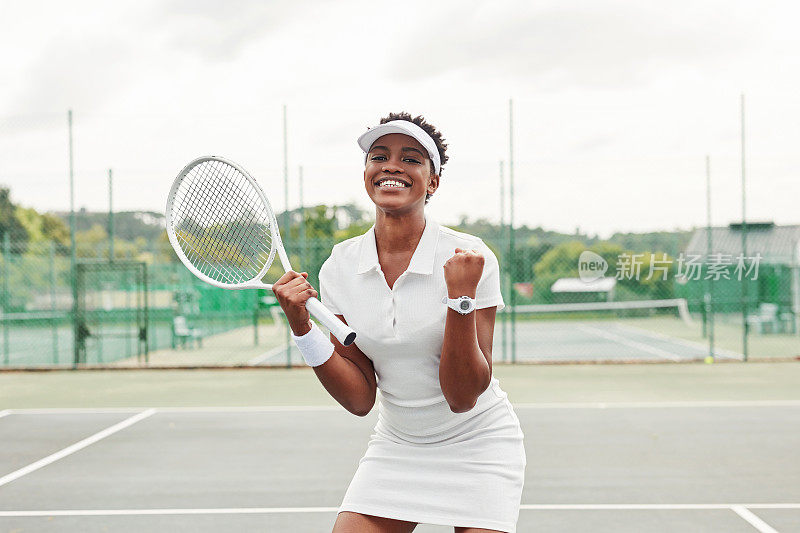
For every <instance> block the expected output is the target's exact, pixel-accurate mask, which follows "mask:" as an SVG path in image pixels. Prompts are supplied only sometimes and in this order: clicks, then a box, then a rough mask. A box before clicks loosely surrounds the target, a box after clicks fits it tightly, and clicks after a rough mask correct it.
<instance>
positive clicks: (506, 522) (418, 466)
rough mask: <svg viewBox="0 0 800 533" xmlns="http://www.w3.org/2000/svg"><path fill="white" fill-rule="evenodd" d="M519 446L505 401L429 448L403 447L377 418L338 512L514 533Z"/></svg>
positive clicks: (521, 474)
mask: <svg viewBox="0 0 800 533" xmlns="http://www.w3.org/2000/svg"><path fill="white" fill-rule="evenodd" d="M522 439H523V435H522V430H521V429H520V425H519V420H518V419H517V415H516V414H515V413H514V409H513V408H512V407H511V404H510V403H509V402H508V400H507V399H504V400H503V401H502V402H499V403H497V404H495V405H494V406H493V407H491V408H490V409H488V410H486V411H484V412H482V413H480V414H478V415H476V416H474V417H472V418H470V419H469V420H467V421H466V422H465V423H464V424H462V425H461V426H459V428H458V432H457V433H456V434H455V435H452V434H449V435H448V436H447V438H446V439H444V440H442V441H439V442H433V443H425V444H418V443H411V442H408V441H405V440H403V439H402V438H399V437H398V436H397V435H396V434H393V433H392V431H391V428H389V427H388V426H387V425H386V423H385V421H384V420H382V418H381V417H379V418H378V423H377V425H376V426H375V434H374V435H372V438H371V439H370V441H369V445H368V446H367V451H366V454H365V455H364V457H363V458H362V459H361V461H360V462H359V465H358V469H357V471H356V473H355V476H354V477H353V480H352V481H351V482H350V486H349V488H348V489H347V493H346V494H345V497H344V500H343V502H342V505H341V507H340V508H339V512H342V511H351V512H355V513H361V514H367V515H373V516H381V517H385V518H393V519H396V520H405V521H408V522H416V523H424V524H437V525H445V526H456V527H475V528H484V529H493V530H497V531H503V532H510V533H513V532H515V531H516V528H517V519H518V517H519V505H520V500H521V497H522V485H523V481H524V479H525V463H526V458H525V448H524V447H523V442H522Z"/></svg>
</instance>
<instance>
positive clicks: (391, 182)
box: [378, 180, 405, 188]
mask: <svg viewBox="0 0 800 533" xmlns="http://www.w3.org/2000/svg"><path fill="white" fill-rule="evenodd" d="M378 187H401V188H402V187H405V184H404V183H403V182H401V181H397V180H384V181H382V182H380V183H379V184H378Z"/></svg>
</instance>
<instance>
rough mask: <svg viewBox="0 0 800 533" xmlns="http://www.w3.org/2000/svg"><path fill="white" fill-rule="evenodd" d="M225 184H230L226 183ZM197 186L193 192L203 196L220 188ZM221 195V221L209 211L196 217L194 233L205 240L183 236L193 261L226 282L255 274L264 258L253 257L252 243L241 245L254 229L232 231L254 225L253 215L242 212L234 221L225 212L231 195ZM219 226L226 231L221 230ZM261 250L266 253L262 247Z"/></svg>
mask: <svg viewBox="0 0 800 533" xmlns="http://www.w3.org/2000/svg"><path fill="white" fill-rule="evenodd" d="M223 186H229V185H228V184H224V185H223ZM195 189H196V190H194V191H190V193H195V195H197V193H200V194H201V195H202V196H208V195H209V194H212V193H213V194H218V192H219V191H215V190H213V189H211V190H210V189H209V187H208V185H207V184H206V186H204V187H202V189H200V190H197V187H195ZM220 198H222V200H223V201H222V203H221V205H222V210H221V211H220V213H222V214H223V219H222V222H221V223H220V221H219V220H215V219H213V218H209V216H208V213H203V215H204V216H200V217H197V218H198V220H196V224H195V228H193V229H194V231H193V233H194V234H195V236H196V235H197V234H198V233H200V235H202V240H201V241H200V242H199V243H197V240H196V238H195V239H193V241H194V242H189V241H188V240H187V239H184V242H186V243H187V244H189V245H190V247H191V256H192V259H191V261H193V263H195V264H196V266H198V267H200V270H201V271H204V273H205V274H206V275H209V277H214V278H216V279H218V281H223V282H226V283H240V282H242V281H246V280H248V279H251V278H253V277H255V276H256V275H257V274H258V272H259V271H260V270H261V267H262V266H263V261H254V260H253V258H252V257H251V255H252V254H253V253H254V251H253V250H252V247H245V246H242V241H243V238H244V237H245V236H247V235H252V232H247V231H246V232H244V234H243V235H241V236H238V237H237V235H236V234H235V233H234V232H233V231H231V230H237V229H238V230H241V229H242V227H245V228H247V227H249V226H251V225H252V223H253V218H252V217H249V218H246V217H243V216H242V215H241V214H239V216H238V217H236V218H235V219H233V220H232V221H231V220H230V217H225V216H224V212H225V211H226V210H228V207H229V205H228V204H229V203H230V200H231V197H230V195H227V196H223V197H220ZM239 198H241V196H240V197H239ZM226 218H227V219H226ZM209 229H210V230H211V231H209ZM220 229H222V230H224V231H223V232H220V231H219V230H220ZM198 230H200V231H198ZM240 233H241V232H240ZM248 248H249V249H248ZM260 252H261V255H263V250H262V251H260Z"/></svg>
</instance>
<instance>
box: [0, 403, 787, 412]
mask: <svg viewBox="0 0 800 533" xmlns="http://www.w3.org/2000/svg"><path fill="white" fill-rule="evenodd" d="M512 406H513V407H514V409H614V408H619V409H627V408H642V409H647V408H653V409H655V408H664V407H800V400H687V401H663V402H539V403H513V402H512ZM142 409H146V407H108V408H104V407H97V408H91V407H75V408H70V407H54V408H34V409H7V411H8V414H20V415H71V414H105V413H138V412H140V411H141V410H142ZM152 409H155V410H156V411H158V412H159V413H286V412H312V413H313V412H331V411H341V412H343V413H344V412H345V410H344V408H343V407H340V406H338V405H254V406H228V407H215V406H199V407H153V408H152Z"/></svg>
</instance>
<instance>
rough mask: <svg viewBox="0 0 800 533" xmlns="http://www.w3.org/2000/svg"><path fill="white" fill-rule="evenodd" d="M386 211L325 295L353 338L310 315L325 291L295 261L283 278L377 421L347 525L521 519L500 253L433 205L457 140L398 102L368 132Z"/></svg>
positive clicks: (353, 248)
mask: <svg viewBox="0 0 800 533" xmlns="http://www.w3.org/2000/svg"><path fill="white" fill-rule="evenodd" d="M358 144H359V146H360V147H361V148H362V150H363V151H364V152H365V153H366V163H365V168H364V187H365V189H366V191H367V195H369V197H370V199H371V200H372V202H373V203H374V204H375V225H374V226H373V227H372V228H370V230H369V231H367V232H366V233H365V234H363V235H361V236H358V237H354V238H352V239H349V240H346V241H344V242H341V243H339V244H337V245H336V246H334V248H333V252H332V253H331V255H330V257H329V258H328V259H327V260H326V261H325V263H324V265H323V266H322V269H321V271H320V275H319V278H320V291H321V293H322V298H321V300H322V302H323V303H324V304H325V305H326V306H327V307H328V308H329V309H330V310H331V311H332V312H333V313H334V314H336V315H337V316H338V317H339V318H340V319H341V320H342V321H344V322H345V323H347V324H349V325H350V327H352V328H353V329H354V330H355V331H356V333H357V335H358V337H357V338H356V341H355V343H354V344H352V345H350V346H347V347H345V346H343V345H342V344H340V343H339V341H337V340H336V338H335V337H333V336H332V335H331V336H330V339H329V338H327V337H326V336H325V335H324V334H323V333H322V331H321V330H320V329H319V328H318V327H317V326H316V325H314V323H313V322H312V321H311V320H310V317H309V314H308V312H307V311H306V309H305V306H304V303H305V301H306V300H307V299H308V298H309V297H311V296H316V295H317V292H316V291H315V290H314V289H313V288H312V287H311V285H310V284H309V283H308V282H307V281H306V278H307V274H306V273H305V272H303V273H297V272H291V271H290V272H287V273H286V274H285V275H284V276H282V277H281V279H280V280H279V281H278V282H277V283H276V284H275V285H274V287H273V290H274V292H275V294H276V296H277V298H278V301H279V302H280V305H281V307H282V308H283V310H284V311H285V313H286V316H287V318H288V320H289V324H290V327H291V329H292V333H293V335H292V337H293V339H294V341H295V342H296V343H297V346H298V347H299V349H300V351H301V353H302V354H303V357H304V358H305V360H306V362H307V363H308V364H309V365H310V366H312V367H313V368H314V372H315V373H316V374H317V377H318V378H319V380H320V382H321V383H322V385H323V386H324V387H325V389H327V391H328V392H329V393H330V394H331V396H333V397H334V398H335V399H336V400H337V401H338V402H339V403H340V404H341V405H342V406H344V407H345V408H346V409H347V410H348V411H350V412H351V413H354V414H356V415H359V416H364V415H366V414H367V413H369V412H370V410H371V409H372V407H373V405H374V404H375V399H376V393H377V391H380V395H379V398H380V399H379V407H378V422H377V425H376V426H375V433H374V434H373V435H372V438H371V439H370V441H369V444H368V446H367V451H366V453H365V455H364V457H363V458H362V459H361V461H360V462H359V465H358V469H357V471H356V473H355V476H354V477H353V480H352V481H351V483H350V486H349V488H348V489H347V493H346V494H345V496H344V500H343V502H342V505H341V507H340V509H339V514H338V517H337V519H336V523H335V525H334V527H333V532H334V533H356V532H357V533H371V532H376V533H377V532H385V533H399V532H409V531H413V530H414V528H415V527H416V525H417V524H418V523H428V524H439V525H449V526H453V527H454V531H455V532H456V533H477V532H486V531H502V532H514V531H516V524H517V518H518V516H519V505H520V498H521V494H522V485H523V479H524V470H525V462H526V459H525V450H524V448H523V442H522V439H523V435H522V430H521V429H520V425H519V420H518V419H517V416H516V414H515V413H514V410H513V408H512V407H511V404H510V402H509V401H508V398H507V395H506V393H505V392H503V390H502V389H501V388H500V386H499V383H498V381H497V379H496V378H494V377H492V336H493V332H494V323H495V313H496V311H497V310H498V309H502V308H503V306H504V304H503V298H502V296H501V294H500V278H499V268H498V263H497V258H496V257H495V256H494V254H493V253H492V252H491V250H489V248H488V247H487V246H486V245H485V244H484V243H483V241H482V240H481V239H479V238H477V237H474V236H472V235H468V234H466V233H461V232H458V231H454V230H452V229H449V228H446V227H442V226H440V225H438V224H437V223H436V222H435V221H434V220H433V219H432V218H431V217H430V216H429V215H427V214H426V213H425V205H426V204H427V202H428V200H429V199H430V198H431V196H433V195H434V194H435V193H436V190H437V188H438V186H439V179H440V176H441V173H442V166H443V165H444V164H445V162H446V161H447V156H446V155H445V150H446V148H447V145H446V144H445V143H444V142H443V138H442V135H441V133H440V132H439V131H437V130H436V128H434V127H433V126H432V125H430V124H428V123H427V122H426V121H425V119H424V118H423V117H414V118H412V117H411V116H410V115H409V114H407V113H392V114H390V115H389V116H388V117H385V118H383V119H381V123H380V125H378V126H375V127H373V128H370V129H369V130H367V132H366V133H364V134H363V135H361V137H359V139H358Z"/></svg>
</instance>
